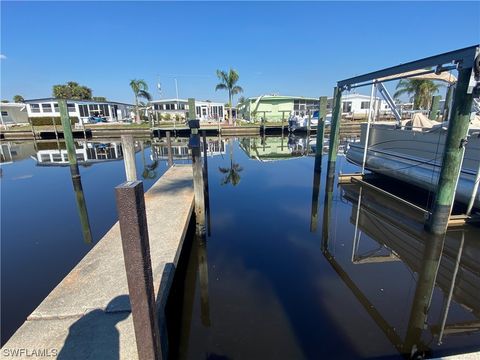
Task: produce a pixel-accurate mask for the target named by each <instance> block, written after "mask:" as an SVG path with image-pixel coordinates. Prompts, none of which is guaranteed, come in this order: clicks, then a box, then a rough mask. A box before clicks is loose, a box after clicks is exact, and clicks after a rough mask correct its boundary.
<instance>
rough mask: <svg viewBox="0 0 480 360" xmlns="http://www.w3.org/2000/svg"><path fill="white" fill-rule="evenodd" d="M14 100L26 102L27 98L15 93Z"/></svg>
mask: <svg viewBox="0 0 480 360" xmlns="http://www.w3.org/2000/svg"><path fill="white" fill-rule="evenodd" d="M13 102H16V103H24V102H25V99H24V98H23V96H22V95H15V96H14V97H13Z"/></svg>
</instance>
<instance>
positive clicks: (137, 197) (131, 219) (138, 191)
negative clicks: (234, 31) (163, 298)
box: [115, 181, 162, 360]
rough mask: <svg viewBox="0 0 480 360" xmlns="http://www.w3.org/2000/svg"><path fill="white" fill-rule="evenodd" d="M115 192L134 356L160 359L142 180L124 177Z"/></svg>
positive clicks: (160, 351)
mask: <svg viewBox="0 0 480 360" xmlns="http://www.w3.org/2000/svg"><path fill="white" fill-rule="evenodd" d="M115 195H116V200H117V210H118V222H119V224H120V233H121V237H122V247H123V257H124V260H125V270H126V273H127V283H128V292H129V294H130V304H131V308H132V317H133V327H134V330H135V338H136V341H137V352H138V358H139V359H140V360H158V359H162V350H161V345H160V331H159V326H158V315H157V308H156V303H155V290H154V286H153V275H152V262H151V259H150V244H149V239H148V228H147V216H146V213H145V198H144V194H143V183H142V182H141V181H127V182H125V183H123V184H121V185H119V186H117V187H116V188H115Z"/></svg>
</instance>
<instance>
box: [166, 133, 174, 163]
mask: <svg viewBox="0 0 480 360" xmlns="http://www.w3.org/2000/svg"><path fill="white" fill-rule="evenodd" d="M165 135H166V137H167V154H168V166H172V165H173V154H172V138H171V137H170V131H167V132H166V133H165Z"/></svg>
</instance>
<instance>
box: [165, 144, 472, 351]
mask: <svg viewBox="0 0 480 360" xmlns="http://www.w3.org/2000/svg"><path fill="white" fill-rule="evenodd" d="M300 142H301V139H300ZM230 150H232V152H230ZM292 154H293V155H294V156H292ZM302 154H303V150H302V146H297V147H296V149H295V150H294V151H293V153H292V149H286V150H285V149H284V150H283V151H282V150H281V139H280V138H267V139H266V142H264V141H262V139H239V140H238V141H230V142H228V143H227V144H226V150H225V154H224V155H223V156H216V157H212V158H209V159H208V174H209V189H210V190H209V197H210V214H211V216H210V229H209V230H210V235H209V236H208V235H207V236H206V237H205V238H204V239H196V240H195V241H194V244H193V248H192V252H191V253H190V255H189V257H188V259H187V260H186V262H187V265H186V271H185V274H184V275H183V276H182V279H181V281H179V282H178V283H180V285H178V283H177V286H178V288H177V289H176V292H175V294H176V295H177V296H178V297H179V298H180V299H178V298H175V300H174V301H180V302H181V304H182V307H181V310H180V311H179V312H180V314H181V315H180V316H179V317H178V318H175V319H173V320H172V321H171V324H172V325H171V327H172V328H173V329H174V330H172V331H173V332H174V335H173V337H174V338H175V339H178V342H176V343H175V344H174V346H173V347H174V349H175V351H174V353H173V357H174V358H180V359H205V358H207V359H267V358H268V359H317V358H326V359H355V358H399V357H402V356H407V357H408V356H409V355H410V354H415V355H418V354H423V355H426V356H427V357H432V356H433V357H435V356H441V355H446V354H455V353H458V352H461V351H473V350H480V334H479V331H478V330H479V325H480V266H479V264H478V258H479V256H480V241H479V240H480V231H479V228H473V227H467V228H463V229H462V230H451V231H449V232H448V234H447V236H446V237H445V239H440V240H438V239H435V240H434V239H432V238H430V237H429V236H428V235H426V234H425V233H424V232H423V214H421V213H417V212H415V211H413V210H412V209H411V208H410V207H406V206H403V205H401V204H399V203H395V202H392V201H391V200H389V199H388V198H386V197H384V196H382V195H379V194H378V193H376V192H372V191H371V190H368V189H367V188H360V187H359V186H357V185H351V184H345V185H338V184H337V182H335V184H334V186H333V188H332V192H327V193H326V192H325V185H326V171H324V172H323V173H321V174H318V176H317V177H314V158H313V157H311V156H303V155H302ZM325 160H326V156H324V165H323V168H324V169H326V164H325ZM337 170H339V171H343V172H344V173H345V172H352V171H358V169H356V168H355V167H353V166H352V165H350V164H348V163H347V162H346V161H345V158H344V157H342V156H340V157H339V163H338V164H337ZM376 183H377V184H378V185H384V186H388V187H390V188H391V190H392V191H394V192H397V193H403V194H402V195H404V196H405V195H406V196H409V197H410V198H412V199H413V200H415V199H416V200H419V204H420V205H422V202H423V201H426V200H425V194H423V193H422V192H421V191H415V190H413V189H411V188H405V187H403V186H400V185H399V184H395V183H392V182H390V181H389V182H388V183H384V181H382V180H377V181H376ZM382 183H383V184H382ZM316 199H318V204H317V202H316ZM427 200H428V199H427ZM359 203H360V206H358V204H359ZM316 208H317V209H318V210H317V211H316V210H315V209H316ZM459 252H460V255H458V254H459ZM457 265H458V266H457ZM455 269H457V270H455ZM455 273H456V275H455ZM452 283H453V286H452ZM450 291H452V296H451V299H450V301H449V293H450ZM172 302H173V301H172ZM172 308H174V305H172ZM179 324H180V325H179ZM442 324H443V325H442ZM174 342H175V341H174Z"/></svg>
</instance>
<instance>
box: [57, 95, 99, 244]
mask: <svg viewBox="0 0 480 360" xmlns="http://www.w3.org/2000/svg"><path fill="white" fill-rule="evenodd" d="M58 108H59V111H60V118H61V121H62V127H63V137H64V139H65V146H66V148H67V156H68V162H69V163H70V173H71V175H72V183H73V189H74V191H75V198H76V203H77V210H78V215H79V217H80V224H81V226H82V233H83V240H84V241H85V242H86V243H87V244H91V243H92V232H91V229H90V221H89V219H88V212H87V205H86V203H85V195H84V193H83V187H82V180H81V178H80V171H79V170H78V163H77V152H76V151H75V142H74V141H73V133H72V125H71V122H70V117H69V116H68V109H67V103H66V101H65V100H59V101H58ZM57 141H58V138H57ZM58 150H59V151H61V150H60V145H59V146H58Z"/></svg>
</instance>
